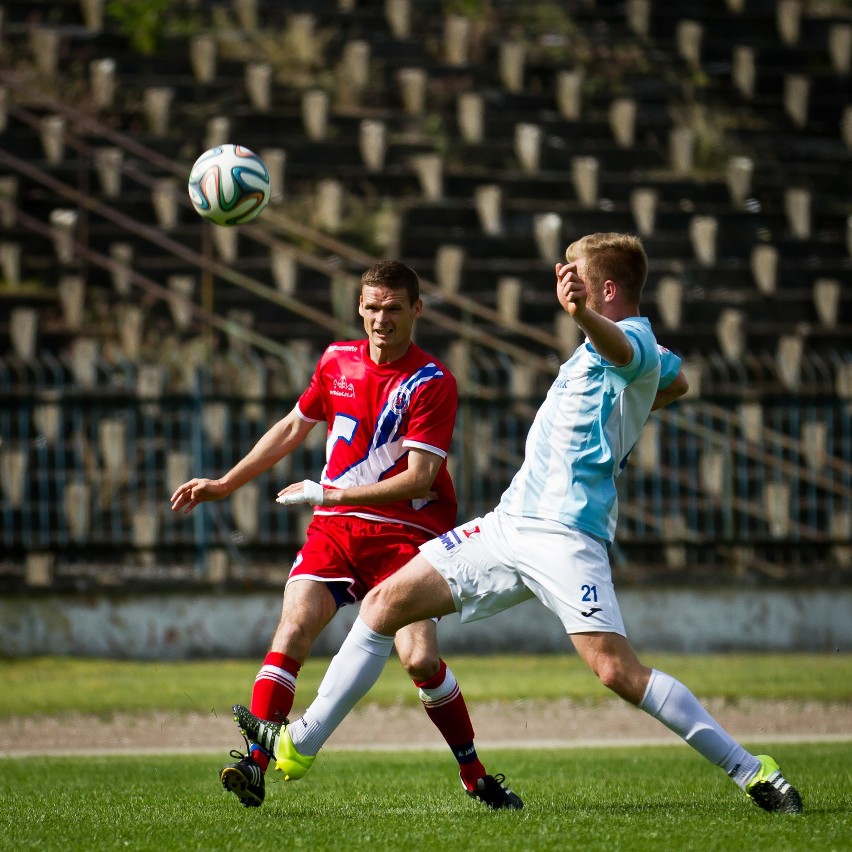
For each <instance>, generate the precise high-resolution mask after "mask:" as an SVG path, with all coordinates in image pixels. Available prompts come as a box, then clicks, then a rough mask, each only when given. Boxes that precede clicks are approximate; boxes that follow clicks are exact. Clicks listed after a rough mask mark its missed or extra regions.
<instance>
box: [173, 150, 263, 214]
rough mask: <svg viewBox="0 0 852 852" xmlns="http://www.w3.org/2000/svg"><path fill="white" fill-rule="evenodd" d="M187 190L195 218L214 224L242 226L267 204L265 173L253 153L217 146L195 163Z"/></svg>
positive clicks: (259, 160) (258, 158) (258, 159)
mask: <svg viewBox="0 0 852 852" xmlns="http://www.w3.org/2000/svg"><path fill="white" fill-rule="evenodd" d="M188 189H189V197H190V200H191V201H192V206H193V207H195V209H196V211H197V212H198V215H199V216H202V217H203V218H205V219H207V220H209V221H210V222H213V223H214V224H216V225H225V226H229V225H243V224H245V223H246V222H250V221H251V220H252V219H254V218H255V216H257V215H258V214H259V213H260V212H261V211H262V210H263V208H264V207H266V205H267V204H268V203H269V193H270V187H269V171H268V169H267V168H266V164H265V163H264V162H263V160H261V158H260V157H258V156H257V154H255V153H254V151H250V150H249V149H248V148H244V147H243V146H242V145H217V146H216V147H215V148H211V149H210V150H209V151H205V152H204V153H203V154H202V155H201V156H200V157H199V158H198V159H197V160H196V161H195V165H193V167H192V169H191V171H190V173H189V186H188Z"/></svg>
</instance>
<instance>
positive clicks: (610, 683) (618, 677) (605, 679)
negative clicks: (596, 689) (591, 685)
mask: <svg viewBox="0 0 852 852" xmlns="http://www.w3.org/2000/svg"><path fill="white" fill-rule="evenodd" d="M595 674H596V675H597V676H598V679H599V680H600V682H601V683H602V684H603V685H604V686H605V687H606V688H607V689H611V690H612V691H613V692H614V693H615V694H616V695H621V694H622V693H623V692H624V689H625V684H626V680H627V678H626V673H625V671H624V668H623V667H622V666H621V664H620V661H619V660H618V659H616V658H614V657H603V658H601V659H599V660H597V663H596V666H595Z"/></svg>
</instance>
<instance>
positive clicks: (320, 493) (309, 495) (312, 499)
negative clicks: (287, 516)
mask: <svg viewBox="0 0 852 852" xmlns="http://www.w3.org/2000/svg"><path fill="white" fill-rule="evenodd" d="M324 496H325V490H324V489H323V487H322V485H320V484H319V482H314V481H313V480H312V479H306V480H305V481H304V482H303V483H302V493H301V494H300V493H299V492H295V493H293V494H282V495H281V496H280V497H278V498H277V499H276V501H275V502H276V503H281V505H283V506H293V505H295V504H297V503H308V504H309V505H311V506H322V501H323V497H324Z"/></svg>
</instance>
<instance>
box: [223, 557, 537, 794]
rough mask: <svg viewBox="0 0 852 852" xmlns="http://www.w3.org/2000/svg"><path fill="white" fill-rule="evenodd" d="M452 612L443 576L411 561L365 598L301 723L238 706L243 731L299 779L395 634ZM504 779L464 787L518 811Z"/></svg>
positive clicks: (378, 667)
mask: <svg viewBox="0 0 852 852" xmlns="http://www.w3.org/2000/svg"><path fill="white" fill-rule="evenodd" d="M454 611H455V604H454V602H453V598H452V595H451V594H450V589H449V587H448V585H447V583H446V581H445V580H444V578H443V577H442V576H441V575H440V574H439V573H438V572H437V571H436V570H435V569H434V568H433V567H432V566H431V565H430V564H429V562H428V561H427V560H426V559H425V558H424V557H423V556H422V555H418V556H416V557H414V559H412V560H411V562H409V563H408V564H407V565H406V566H405V567H404V568H402V569H401V570H400V571H399V572H397V573H396V574H394V575H393V576H391V577H389V578H388V579H387V580H385V581H384V582H383V583H381V584H380V585H378V586H377V587H376V588H375V589H373V590H372V591H371V592H370V593H369V594H368V595H367V597H366V598H365V599H364V601H363V603H362V606H361V614H360V615H359V617H358V619H356V621H355V624H354V625H353V626H352V630H351V631H350V633H349V635H348V636H347V637H346V639H345V641H344V642H343V645H342V646H341V648H340V651H339V652H338V653H337V655H336V656H335V657H334V659H333V660H332V661H331V664H330V665H329V667H328V670H327V671H326V674H325V677H324V678H323V682H322V684H321V685H320V689H319V694H318V696H317V697H316V699H315V700H314V702H313V703H312V704H311V706H310V707H309V708H308V710H307V711H306V712H305V715H304V716H303V717H302V718H301V719H298V720H296V721H295V722H294V723H293V724H292V725H290V726H289V727H287V728H284V727H283V726H281V725H275V724H271V725H268V724H263V723H258V720H256V719H254V718H253V717H252V715H251V714H250V713H248V712H247V711H246V709H245V708H241V707H239V706H237V707H235V708H234V711H235V714H236V717H237V720H238V722H239V724H240V726H241V728H242V729H243V730H245V731H247V732H248V734H249V736H251V737H253V738H258V739H263V740H264V741H265V742H267V744H268V746H269V748H270V749H271V750H273V751H276V753H277V764H276V765H277V768H278V769H280V770H281V771H282V772H284V774H285V778H288V779H297V778H301V777H303V776H304V775H305V773H306V772H307V771H308V769H310V767H311V765H312V764H313V761H314V759H315V756H316V754H317V753H318V752H319V750H320V748H321V747H322V746H323V744H324V743H325V742H326V740H327V739H328V737H329V736H331V734H332V733H333V731H334V730H335V729H336V728H337V726H338V725H339V724H340V722H341V721H342V720H343V718H344V717H345V716H346V715H347V713H349V711H350V710H351V709H352V708H353V707H354V706H355V704H357V703H358V701H359V700H360V699H361V698H362V697H363V696H364V695H366V693H367V692H368V691H369V690H370V688H371V687H372V686H373V684H374V683H375V682H376V681H377V680H378V678H379V675H380V674H381V672H382V670H383V668H384V665H385V662H386V661H387V658H388V657H389V656H390V653H391V650H392V648H393V642H394V639H393V637H394V634H395V633H396V632H397V631H399V630H402V629H404V628H405V627H406V626H407V625H409V624H413V623H414V622H417V621H423V620H425V619H428V618H431V617H434V616H439V615H448V614H449V613H451V612H454ZM365 615H366V617H367V618H366V619H365ZM419 629H421V630H422V628H419ZM409 635H411V634H409ZM415 635H416V634H415ZM433 635H434V634H433ZM421 638H422V634H421ZM434 653H435V654H437V646H436V647H435V650H434ZM504 780H505V778H504V777H503V776H502V775H496V776H490V775H486V776H485V777H484V779H483V785H482V788H481V789H480V787H479V785H478V784H477V788H476V789H474V790H468V789H467V786H466V787H465V789H466V790H467V792H468V794H469V795H471V796H472V797H474V798H476V799H479V800H480V801H482V802H484V803H485V804H486V805H488V806H489V807H492V808H511V809H518V808H520V807H522V806H523V803H522V802H521V800H520V799H519V798H518V797H517V796H516V795H515V794H514V793H511V791H509V790H507V789H506V787H505V786H503V783H502V782H503V781H504Z"/></svg>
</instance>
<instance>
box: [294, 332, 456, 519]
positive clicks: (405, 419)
mask: <svg viewBox="0 0 852 852" xmlns="http://www.w3.org/2000/svg"><path fill="white" fill-rule="evenodd" d="M457 408H458V389H457V387H456V380H455V377H454V376H453V375H452V373H450V372H449V370H447V369H446V367H444V366H443V365H442V364H441V363H440V362H438V361H437V360H436V359H434V358H432V357H431V356H430V355H428V354H427V353H426V352H424V351H423V350H422V349H420V347H418V346H416V345H414V344H413V343H412V344H411V346H410V347H409V349H408V352H406V354H405V355H403V357H402V358H399V359H397V360H396V361H393V362H391V363H390V364H376V363H375V362H374V361H373V360H372V359H371V358H370V354H369V348H368V342H367V341H366V340H361V341H352V342H347V343H333V344H331V346H329V347H328V349H326V350H325V352H324V353H323V355H322V357H321V358H320V360H319V363H318V364H317V368H316V370H315V372H314V375H313V378H312V379H311V383H310V385H309V386H308V389H307V390H306V391H305V392H304V393H303V394H302V396H301V397H300V398H299V413H300V414H301V416H302V417H303V418H304V419H305V420H309V421H320V420H325V421H327V423H328V437H327V440H326V453H325V457H326V464H325V468H324V469H323V472H322V478H321V482H322V484H323V485H325V486H327V487H331V488H347V487H351V486H353V485H369V484H372V483H375V482H379V481H381V480H383V479H386V478H388V477H390V476H394V475H395V474H398V473H400V472H402V471H404V470H406V469H407V467H408V451H409V449H411V448H412V447H419V448H421V449H424V450H427V451H429V452H431V453H435V454H436V455H439V456H441V457H442V459H443V462H442V463H441V467H440V469H439V471H438V475H437V476H436V477H435V481H434V483H433V485H432V491H431V493H430V496H429V498H428V499H420V500H405V501H397V502H395V503H386V504H384V505H380V506H363V507H359V506H333V507H332V506H324V507H319V506H318V507H317V508H316V509H315V514H321V515H330V514H345V515H358V516H359V517H362V518H367V519H371V520H377V521H393V522H396V523H402V524H408V525H410V526H413V527H417V528H419V529H421V530H424V531H426V532H428V533H431V534H432V535H440V534H441V533H443V532H446V531H447V530H448V529H451V528H452V527H453V526H454V525H455V522H456V511H457V503H456V495H455V490H454V488H453V483H452V480H451V478H450V474H449V471H448V470H447V462H446V458H447V453H448V452H449V449H450V442H451V440H452V436H453V428H454V426H455V420H456V410H457Z"/></svg>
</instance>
